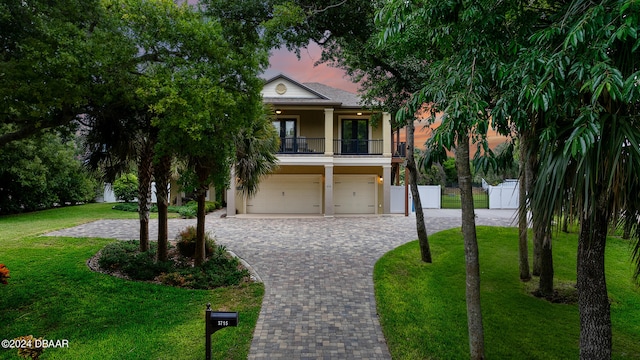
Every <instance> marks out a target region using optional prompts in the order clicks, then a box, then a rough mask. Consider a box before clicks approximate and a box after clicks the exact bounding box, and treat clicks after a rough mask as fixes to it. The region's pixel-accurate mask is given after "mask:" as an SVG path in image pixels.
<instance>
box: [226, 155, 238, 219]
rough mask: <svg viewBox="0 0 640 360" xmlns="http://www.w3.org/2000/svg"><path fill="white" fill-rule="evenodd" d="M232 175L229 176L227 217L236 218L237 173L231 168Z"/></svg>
mask: <svg viewBox="0 0 640 360" xmlns="http://www.w3.org/2000/svg"><path fill="white" fill-rule="evenodd" d="M230 172H231V174H230V175H229V188H228V189H227V217H234V216H236V187H237V182H236V171H235V168H234V167H233V166H232V167H231V171H230Z"/></svg>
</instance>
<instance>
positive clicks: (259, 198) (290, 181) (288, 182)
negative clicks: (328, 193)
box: [247, 175, 322, 214]
mask: <svg viewBox="0 0 640 360" xmlns="http://www.w3.org/2000/svg"><path fill="white" fill-rule="evenodd" d="M247 214H322V176H321V175H271V176H269V177H267V178H265V179H264V180H262V181H261V182H260V189H259V190H258V193H257V194H256V195H255V196H254V197H253V198H250V199H248V200H247Z"/></svg>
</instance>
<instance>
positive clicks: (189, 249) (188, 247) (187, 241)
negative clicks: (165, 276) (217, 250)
mask: <svg viewBox="0 0 640 360" xmlns="http://www.w3.org/2000/svg"><path fill="white" fill-rule="evenodd" d="M204 244H205V245H204V247H205V254H206V256H209V255H211V254H212V253H213V248H214V246H215V241H214V239H213V238H212V237H211V234H210V233H206V234H205V236H204ZM176 247H177V248H178V252H179V253H180V255H182V256H184V257H187V258H193V255H194V254H195V253H196V227H195V226H188V227H187V228H186V229H184V230H182V231H181V232H180V233H179V234H178V236H177V243H176Z"/></svg>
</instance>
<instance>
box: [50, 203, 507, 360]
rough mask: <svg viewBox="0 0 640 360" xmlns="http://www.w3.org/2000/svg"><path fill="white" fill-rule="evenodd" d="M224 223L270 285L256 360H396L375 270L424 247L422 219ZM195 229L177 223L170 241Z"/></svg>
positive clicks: (215, 227) (442, 223)
mask: <svg viewBox="0 0 640 360" xmlns="http://www.w3.org/2000/svg"><path fill="white" fill-rule="evenodd" d="M476 211H477V224H478V225H500V226H511V225H513V224H515V223H514V211H512V210H508V211H507V210H497V211H496V210H476ZM218 215H219V214H215V213H214V214H211V215H209V216H208V217H207V224H206V226H207V230H209V231H212V232H214V233H215V236H216V239H217V242H218V243H220V244H223V245H226V246H227V248H228V249H229V250H232V251H234V252H235V253H236V254H237V255H238V256H239V257H241V258H243V259H244V260H246V261H247V262H248V263H249V264H251V265H252V267H253V268H254V269H255V270H256V271H257V272H258V274H259V275H260V277H261V278H262V280H263V281H264V283H265V296H264V300H263V304H262V310H261V312H260V316H259V319H258V323H257V326H256V329H255V332H254V337H253V342H252V345H251V352H250V355H249V358H250V359H390V355H389V351H388V349H387V346H386V343H385V340H384V337H383V335H382V331H381V329H380V324H379V322H378V317H377V314H376V305H375V298H374V294H373V280H372V276H373V266H374V264H375V262H376V261H377V260H378V259H379V258H380V257H381V256H382V255H383V254H384V253H386V252H388V251H389V250H391V249H393V248H395V247H397V246H399V245H402V244H404V243H406V242H408V241H412V240H415V239H416V237H417V236H416V230H415V217H414V216H409V217H404V216H398V215H394V216H381V217H335V218H321V217H308V218H275V217H272V218H220V217H219V216H218ZM425 217H426V221H427V230H428V232H429V233H434V232H437V231H440V230H443V229H448V228H452V227H457V226H460V211H459V210H428V211H427V212H426V214H425ZM193 223H194V221H193V220H171V221H170V224H169V227H170V233H171V235H170V236H171V237H174V236H175V235H174V234H175V233H177V231H178V230H180V229H181V228H183V227H184V226H186V225H188V224H193ZM137 226H138V222H137V221H129V220H109V221H96V222H93V223H90V224H85V225H81V226H78V227H75V228H71V229H65V230H62V231H57V232H55V233H51V234H48V235H55V236H96V237H110V238H118V239H130V238H136V237H137V235H136V234H137V233H138V230H137ZM153 228H154V227H153V223H152V226H151V229H153ZM151 236H152V238H153V236H155V235H154V234H153V231H152V234H151Z"/></svg>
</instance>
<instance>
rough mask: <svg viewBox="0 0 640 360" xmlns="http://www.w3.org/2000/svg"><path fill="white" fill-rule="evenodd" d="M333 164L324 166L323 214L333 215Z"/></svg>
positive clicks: (326, 215)
mask: <svg viewBox="0 0 640 360" xmlns="http://www.w3.org/2000/svg"><path fill="white" fill-rule="evenodd" d="M333 214H334V208H333V165H325V166H324V216H325V217H333Z"/></svg>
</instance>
